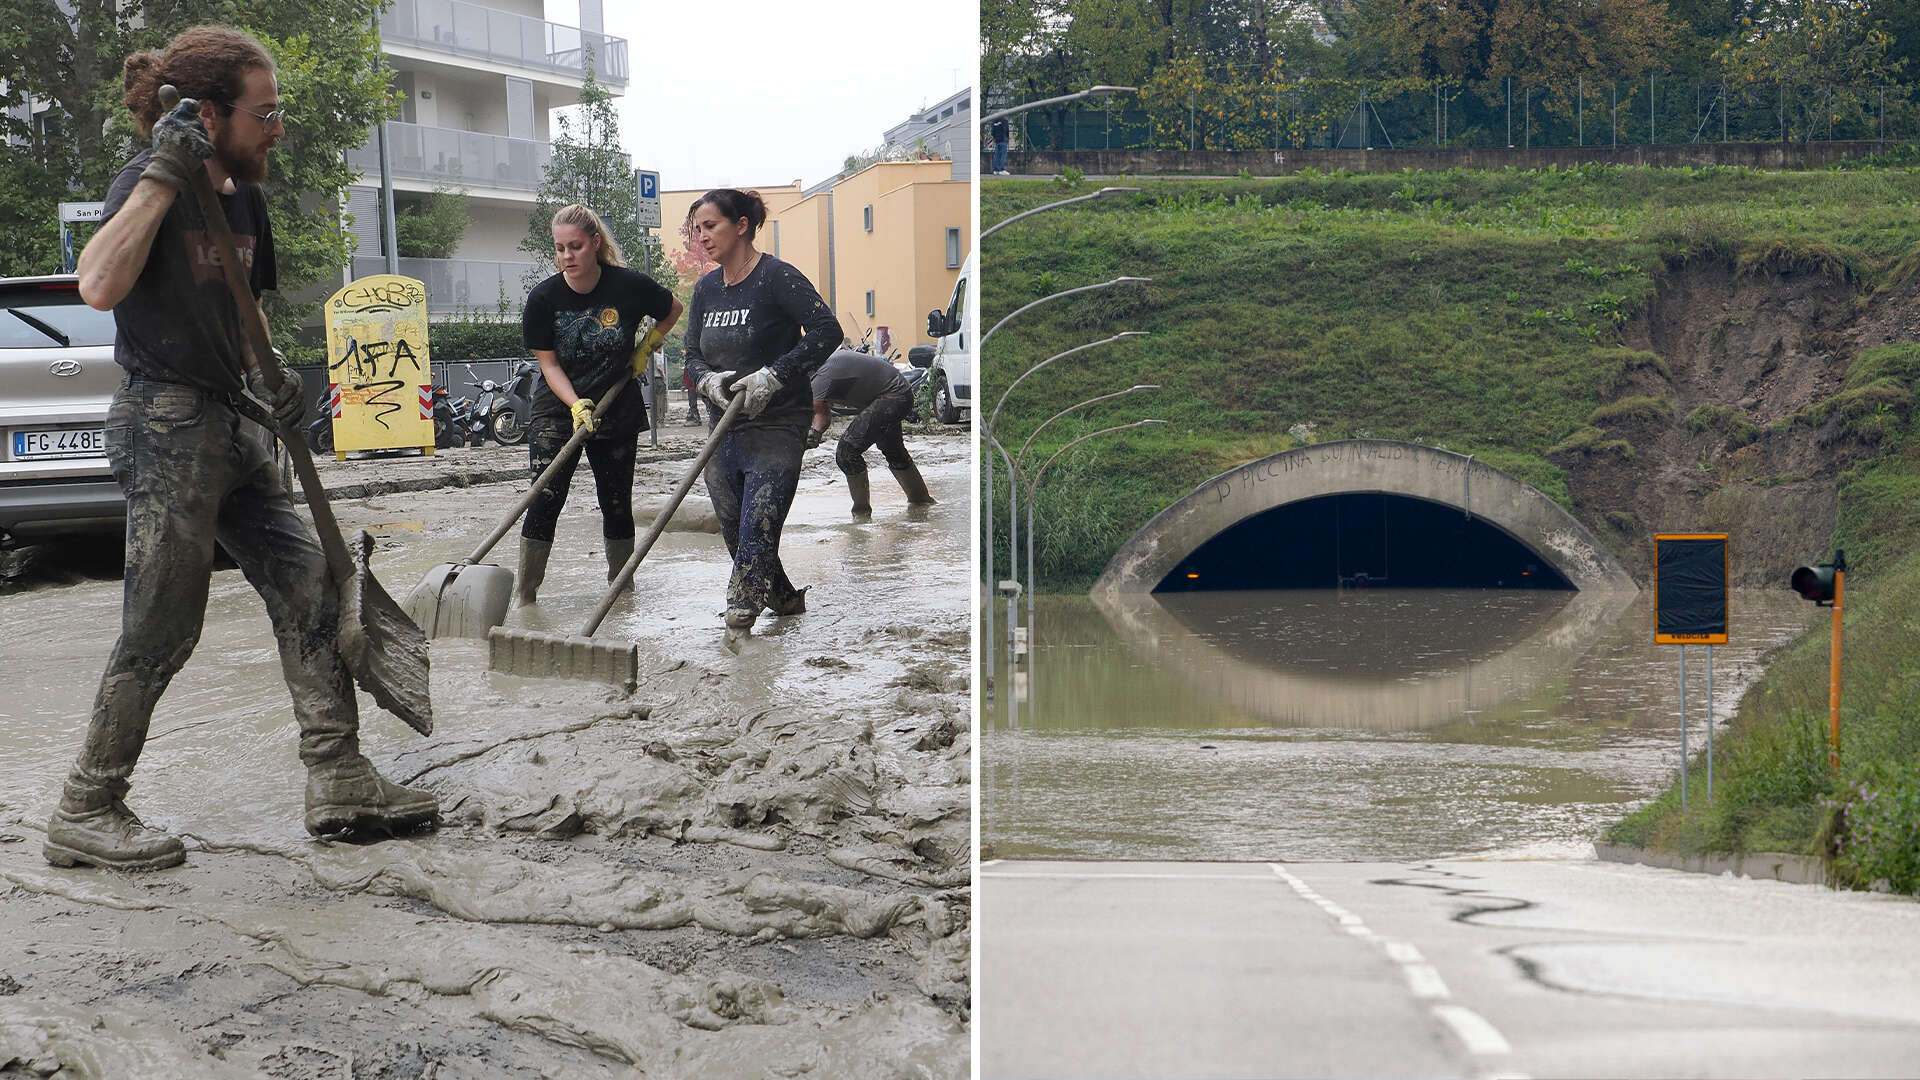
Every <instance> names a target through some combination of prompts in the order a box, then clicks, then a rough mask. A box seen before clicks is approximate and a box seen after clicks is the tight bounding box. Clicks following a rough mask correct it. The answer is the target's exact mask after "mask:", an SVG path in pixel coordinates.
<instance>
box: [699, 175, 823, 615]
mask: <svg viewBox="0 0 1920 1080" xmlns="http://www.w3.org/2000/svg"><path fill="white" fill-rule="evenodd" d="M687 220H688V222H690V223H691V224H692V225H693V231H694V237H695V239H697V240H698V241H699V243H700V246H701V247H702V248H704V249H705V251H706V253H707V257H708V258H710V259H712V260H713V261H714V262H717V263H719V264H720V265H719V267H718V268H717V269H714V270H710V271H708V272H707V274H706V275H705V276H704V277H702V278H701V279H700V281H699V283H698V284H696V285H695V286H694V287H693V302H692V304H690V305H689V307H688V312H689V315H688V319H687V330H686V336H685V343H686V356H687V370H688V371H690V372H691V373H692V375H693V379H694V383H695V385H697V386H698V387H699V388H700V394H701V396H702V397H704V398H706V399H707V400H708V401H711V402H713V403H714V404H715V405H716V406H718V407H719V408H722V409H724V408H725V407H726V405H727V402H728V401H729V399H730V398H731V395H733V394H735V393H739V394H744V395H746V399H745V400H744V401H743V402H741V405H740V413H739V416H738V417H736V419H735V421H734V423H733V426H732V427H731V428H729V429H728V430H727V432H726V433H725V434H724V435H723V436H722V438H721V442H720V445H719V447H718V448H717V449H716V450H715V452H714V455H713V458H712V460H711V461H709V462H708V463H707V469H706V481H707V493H708V494H709V495H710V496H711V497H712V499H713V510H714V513H715V515H717V516H718V517H719V518H720V531H721V533H722V535H724V536H725V537H726V540H727V550H728V551H729V552H731V553H732V554H733V576H732V578H731V579H730V580H729V581H728V582H727V613H726V623H727V641H728V643H729V644H738V643H739V641H740V639H741V638H743V637H745V636H746V635H747V634H748V633H750V632H751V631H752V629H753V624H754V620H756V619H758V618H759V617H760V610H761V609H762V608H766V609H768V610H770V611H772V612H773V613H774V614H776V615H798V614H800V613H801V612H803V611H805V610H806V609H807V601H806V590H805V589H795V588H794V587H793V582H791V581H788V580H787V573H786V571H785V570H784V569H783V568H782V567H781V565H780V530H781V528H782V526H784V525H785V524H786V520H787V510H788V509H789V508H791V507H792V506H793V495H794V492H795V491H796V490H797V489H798V488H799V486H800V461H801V458H802V457H804V456H805V455H806V448H807V443H806V438H807V424H808V421H809V420H810V419H811V418H812V415H813V388H812V385H811V383H810V382H809V379H811V377H812V376H813V373H814V371H815V370H817V369H818V368H819V367H820V365H821V364H822V363H824V362H825V361H826V359H827V356H828V355H829V354H831V353H832V352H833V350H834V348H835V347H836V346H838V345H839V344H840V342H841V341H842V340H843V338H844V336H845V335H844V334H842V333H841V330H840V321H839V320H838V319H835V318H834V317H833V311H832V310H831V309H829V308H828V307H827V305H826V302H825V301H823V300H821V299H820V294H819V293H818V292H816V291H815V290H814V288H813V285H812V284H811V283H810V282H808V281H807V279H806V276H805V275H803V274H802V273H800V271H799V270H797V269H795V268H794V267H793V266H791V265H789V264H788V263H785V262H782V261H780V259H778V258H776V257H775V256H772V255H767V254H764V253H762V252H760V251H757V250H755V249H754V246H753V237H754V233H755V232H756V231H757V230H758V229H759V228H760V226H762V225H764V224H766V220H767V207H766V204H765V203H764V202H762V201H761V199H760V196H759V194H758V193H757V192H743V191H738V190H735V189H733V188H719V189H716V190H714V191H709V192H707V193H706V194H705V195H702V196H701V197H700V198H699V199H698V200H696V201H695V202H694V204H693V206H692V207H691V208H689V209H688V211H687ZM803 331H804V333H803Z"/></svg>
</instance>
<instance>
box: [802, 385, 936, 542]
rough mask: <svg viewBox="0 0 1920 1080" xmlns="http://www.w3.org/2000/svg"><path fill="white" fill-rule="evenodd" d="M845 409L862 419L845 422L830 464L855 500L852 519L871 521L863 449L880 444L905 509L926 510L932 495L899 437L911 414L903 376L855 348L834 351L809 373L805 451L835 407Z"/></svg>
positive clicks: (822, 433)
mask: <svg viewBox="0 0 1920 1080" xmlns="http://www.w3.org/2000/svg"><path fill="white" fill-rule="evenodd" d="M836 403H837V404H841V405H849V406H852V407H853V408H856V409H859V410H860V415H858V416H856V417H854V418H853V419H852V420H851V421H849V422H848V423H847V427H846V430H845V431H842V432H841V433H840V442H839V444H838V445H837V446H835V447H834V450H833V460H834V464H836V465H838V466H840V471H841V472H842V473H845V474H846V477H847V494H848V495H850V496H852V497H853V516H854V517H856V518H859V519H861V520H865V519H866V518H869V517H872V516H873V503H872V500H871V496H870V492H869V490H868V484H867V459H866V453H867V448H868V447H870V446H874V445H878V446H879V447H880V454H881V456H883V457H885V458H886V459H887V468H889V469H891V470H892V471H893V478H894V479H895V480H898V481H900V490H902V491H904V492H906V493H907V505H909V506H929V505H931V504H932V503H933V501H934V498H933V494H932V493H931V492H929V491H928V490H927V482H926V481H925V480H923V479H921V478H920V470H919V468H918V467H917V466H915V465H914V463H913V456H912V455H911V454H909V453H907V444H906V440H905V439H903V438H902V437H901V435H900V422H901V421H902V420H904V419H905V418H906V416H907V414H908V413H911V412H912V411H913V392H912V390H911V389H909V388H908V386H907V380H906V376H904V375H902V374H900V369H899V368H896V367H894V366H893V364H892V362H890V361H888V360H887V359H886V358H885V357H881V356H875V355H874V354H872V353H864V352H860V351H859V350H857V349H838V350H835V351H834V354H833V355H832V356H829V357H828V358H827V362H826V363H824V364H822V365H820V370H819V371H816V372H814V373H813V426H812V427H810V428H808V429H807V449H809V450H811V449H813V448H814V447H816V446H819V445H820V440H821V438H822V437H824V436H825V435H826V433H827V427H828V426H829V425H830V424H831V423H832V420H833V411H832V410H833V406H834V405H835V404H836Z"/></svg>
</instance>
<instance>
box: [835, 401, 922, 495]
mask: <svg viewBox="0 0 1920 1080" xmlns="http://www.w3.org/2000/svg"><path fill="white" fill-rule="evenodd" d="M912 411H913V398H912V397H911V396H910V394H909V393H908V392H907V391H905V390H902V391H900V392H899V393H897V394H882V395H880V396H879V397H877V398H874V399H873V404H871V405H869V406H867V407H866V408H864V409H862V410H860V415H858V416H856V417H854V418H853V419H852V420H850V421H848V423H847V427H846V430H845V431H842V432H841V433H840V441H839V443H838V444H836V445H835V446H834V448H833V461H834V464H836V465H838V466H840V471H841V472H843V473H846V474H847V475H848V476H854V475H856V474H860V475H864V474H865V473H866V471H867V458H866V453H867V448H868V447H871V446H878V447H879V448H880V455H881V456H882V457H884V458H886V459H887V467H888V468H890V469H910V468H912V467H913V458H912V457H911V456H910V455H908V453H907V443H906V440H905V439H904V438H902V437H901V434H900V422H901V421H902V420H903V419H905V418H906V415H907V414H908V413H909V412H912Z"/></svg>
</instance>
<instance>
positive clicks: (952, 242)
mask: <svg viewBox="0 0 1920 1080" xmlns="http://www.w3.org/2000/svg"><path fill="white" fill-rule="evenodd" d="M947 269H949V270H958V269H960V230H959V229H948V230H947Z"/></svg>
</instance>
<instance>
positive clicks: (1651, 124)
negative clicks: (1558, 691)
mask: <svg viewBox="0 0 1920 1080" xmlns="http://www.w3.org/2000/svg"><path fill="white" fill-rule="evenodd" d="M1654 96H1655V94H1654V89H1653V72H1651V71H1649V72H1647V145H1648V146H1652V145H1653V143H1654V138H1653V129H1654V119H1653V99H1654ZM1680 794H1681V796H1682V798H1683V801H1684V797H1685V795H1686V792H1685V791H1684V790H1682V791H1681V792H1680Z"/></svg>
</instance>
